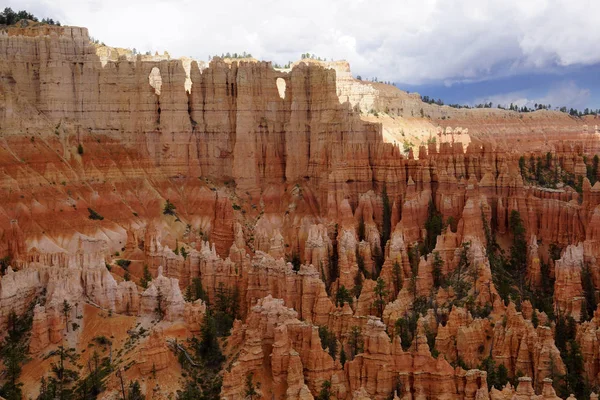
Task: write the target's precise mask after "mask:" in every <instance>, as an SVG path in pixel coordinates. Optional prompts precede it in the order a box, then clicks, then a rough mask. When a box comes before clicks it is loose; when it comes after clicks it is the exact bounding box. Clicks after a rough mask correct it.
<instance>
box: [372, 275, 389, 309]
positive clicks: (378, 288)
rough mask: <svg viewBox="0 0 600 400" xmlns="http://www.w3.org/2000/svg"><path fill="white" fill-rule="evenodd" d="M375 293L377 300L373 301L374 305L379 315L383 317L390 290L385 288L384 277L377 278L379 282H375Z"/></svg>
mask: <svg viewBox="0 0 600 400" xmlns="http://www.w3.org/2000/svg"><path fill="white" fill-rule="evenodd" d="M374 293H375V301H374V302H373V307H374V308H375V310H376V312H377V316H378V317H380V318H381V317H382V316H383V309H384V307H385V304H386V298H387V295H388V291H387V290H386V288H385V281H384V280H383V278H381V277H379V278H377V283H376V284H375V289H374Z"/></svg>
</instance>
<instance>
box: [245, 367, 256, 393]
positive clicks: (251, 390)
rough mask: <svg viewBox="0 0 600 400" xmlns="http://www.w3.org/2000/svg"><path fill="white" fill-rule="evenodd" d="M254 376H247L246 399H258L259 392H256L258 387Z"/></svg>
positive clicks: (249, 374) (251, 374) (250, 374)
mask: <svg viewBox="0 0 600 400" xmlns="http://www.w3.org/2000/svg"><path fill="white" fill-rule="evenodd" d="M253 377H254V374H253V373H252V372H250V373H248V375H246V388H245V390H244V395H245V396H246V397H245V398H246V399H250V400H254V398H257V397H258V392H257V391H256V389H257V385H255V384H254V382H253Z"/></svg>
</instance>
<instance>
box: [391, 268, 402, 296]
mask: <svg viewBox="0 0 600 400" xmlns="http://www.w3.org/2000/svg"><path fill="white" fill-rule="evenodd" d="M392 280H393V281H392V282H393V284H394V297H396V295H397V294H398V292H399V291H400V290H402V284H403V281H402V269H401V268H400V263H399V262H398V261H395V262H394V266H393V267H392Z"/></svg>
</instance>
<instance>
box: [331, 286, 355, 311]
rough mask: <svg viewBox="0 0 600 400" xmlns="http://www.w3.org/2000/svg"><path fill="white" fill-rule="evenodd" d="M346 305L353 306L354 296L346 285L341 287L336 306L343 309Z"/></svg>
mask: <svg viewBox="0 0 600 400" xmlns="http://www.w3.org/2000/svg"><path fill="white" fill-rule="evenodd" d="M344 303H348V305H350V306H351V305H352V295H351V294H350V291H349V290H348V289H346V287H345V286H344V285H342V286H340V287H339V289H338V290H337V292H336V294H335V305H336V306H339V307H343V306H344Z"/></svg>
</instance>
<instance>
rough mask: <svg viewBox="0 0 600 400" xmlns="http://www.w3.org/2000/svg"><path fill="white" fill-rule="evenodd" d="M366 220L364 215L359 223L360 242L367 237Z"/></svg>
mask: <svg viewBox="0 0 600 400" xmlns="http://www.w3.org/2000/svg"><path fill="white" fill-rule="evenodd" d="M365 229H366V228H365V218H364V217H363V215H362V214H361V215H360V220H359V221H358V241H359V242H362V241H363V240H365V238H366V236H365V234H366V233H365V232H366V231H365Z"/></svg>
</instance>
